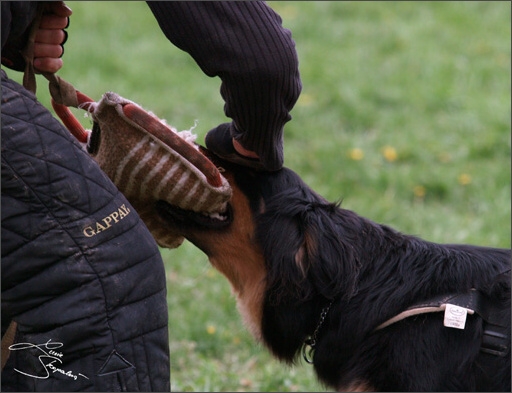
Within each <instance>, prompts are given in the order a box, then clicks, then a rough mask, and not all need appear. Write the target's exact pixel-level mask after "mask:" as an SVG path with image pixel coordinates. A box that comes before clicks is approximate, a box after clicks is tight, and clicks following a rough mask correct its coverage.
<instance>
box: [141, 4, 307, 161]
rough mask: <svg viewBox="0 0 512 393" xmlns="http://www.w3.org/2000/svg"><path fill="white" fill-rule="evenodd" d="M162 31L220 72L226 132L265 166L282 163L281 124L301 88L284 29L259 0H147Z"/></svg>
mask: <svg viewBox="0 0 512 393" xmlns="http://www.w3.org/2000/svg"><path fill="white" fill-rule="evenodd" d="M147 4H148V5H149V7H150V9H151V11H152V12H153V14H154V15H155V17H156V19H157V21H158V23H159V25H160V28H161V29H162V31H163V32H164V34H165V36H166V37H167V38H168V39H169V40H170V41H171V42H172V43H173V44H174V45H176V46H177V47H178V48H180V49H182V50H184V51H186V52H188V53H189V54H190V55H191V56H192V57H193V58H194V60H195V61H196V62H197V64H198V65H199V67H200V68H201V70H202V71H203V72H204V73H205V74H206V75H208V76H211V77H215V76H218V77H220V79H221V81H222V84H221V95H222V97H223V99H224V101H225V107H224V111H225V114H226V116H228V117H230V118H231V119H233V123H232V124H231V133H232V135H233V136H234V137H235V138H236V139H237V140H238V141H239V142H240V143H241V144H242V145H243V146H244V147H245V148H246V149H249V150H252V151H255V152H256V153H257V154H258V155H259V156H260V160H261V161H262V162H263V163H265V164H266V166H267V167H269V168H272V167H275V168H278V167H280V166H281V165H282V163H283V127H284V124H285V123H286V122H287V121H289V120H290V119H291V116H290V111H291V109H292V108H293V106H294V105H295V102H296V101H297V99H298V97H299V94H300V91H301V81H300V76H299V70H298V58H297V53H296V51H295V43H294V42H293V40H292V37H291V33H290V31H289V30H287V29H285V28H283V26H282V21H281V18H280V17H279V15H278V14H277V13H275V12H274V11H273V10H272V9H271V8H270V7H269V6H268V5H266V4H265V3H264V2H256V1H240V2H237V1H211V2H195V1H194V2H179V1H178V2H176V1H170V2H165V1H163V2H158V1H148V2H147Z"/></svg>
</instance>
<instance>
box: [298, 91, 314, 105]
mask: <svg viewBox="0 0 512 393" xmlns="http://www.w3.org/2000/svg"><path fill="white" fill-rule="evenodd" d="M313 101H314V100H313V96H312V95H311V94H307V93H302V94H301V95H300V96H299V100H298V102H297V105H298V106H309V105H311V104H312V103H313Z"/></svg>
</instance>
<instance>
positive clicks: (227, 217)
mask: <svg viewBox="0 0 512 393" xmlns="http://www.w3.org/2000/svg"><path fill="white" fill-rule="evenodd" d="M156 210H157V212H158V213H159V214H160V215H161V216H162V217H163V218H164V219H165V220H166V221H167V222H169V224H171V225H172V226H174V227H178V228H188V227H190V226H195V227H200V228H204V229H221V228H226V227H227V226H229V225H230V224H231V223H232V222H233V209H232V208H231V205H230V204H229V203H228V204H227V205H226V209H225V211H223V212H220V213H218V212H215V213H199V212H195V211H192V210H185V209H182V208H180V207H177V206H173V205H171V204H169V203H167V202H165V201H157V202H156Z"/></svg>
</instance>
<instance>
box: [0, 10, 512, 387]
mask: <svg viewBox="0 0 512 393" xmlns="http://www.w3.org/2000/svg"><path fill="white" fill-rule="evenodd" d="M68 4H69V5H70V6H71V8H72V9H73V11H74V16H73V17H72V21H71V25H70V28H69V40H68V43H67V44H66V54H65V66H64V68H63V69H62V70H61V71H60V72H59V74H60V75H61V76H62V77H63V78H64V79H66V80H68V81H70V82H72V83H74V84H75V86H76V87H77V88H78V89H79V90H82V91H83V92H85V93H86V94H88V95H90V96H91V97H93V98H95V99H99V98H100V97H101V94H103V93H104V92H105V91H108V90H112V91H115V92H117V93H119V94H120V95H122V96H124V97H126V98H129V99H131V100H133V101H136V102H138V103H139V104H141V105H142V106H144V107H145V108H147V109H150V110H152V111H153V112H155V113H156V114H157V115H158V116H160V117H162V118H165V119H167V121H168V122H169V123H170V124H172V125H174V126H175V127H176V128H178V129H180V130H183V129H189V128H191V127H193V126H194V123H195V122H196V120H197V122H198V123H197V127H196V128H195V129H194V132H196V133H197V134H198V142H199V143H201V144H202V143H203V141H204V135H205V133H206V132H207V131H208V130H209V129H210V128H212V127H213V126H215V125H217V124H219V123H221V122H225V121H226V120H227V119H226V118H225V116H224V114H223V110H222V109H223V101H222V100H221V98H220V94H219V85H220V84H219V80H217V79H211V78H208V77H206V76H205V75H203V74H202V73H201V71H200V70H199V68H198V67H197V66H196V64H195V63H194V61H193V60H191V59H190V58H189V57H188V55H187V54H186V53H184V52H182V51H180V50H178V49H177V48H175V47H173V46H172V45H171V44H170V43H169V42H168V41H167V40H166V39H165V37H164V36H163V34H162V33H161V32H160V30H159V28H158V26H157V24H156V22H155V21H154V20H153V17H152V15H151V13H150V11H149V9H148V8H147V6H146V5H145V4H144V3H142V2H109V1H106V2H69V3H68ZM270 4H271V6H272V7H274V9H275V10H276V11H278V12H279V13H280V14H281V16H282V17H283V24H284V26H285V27H287V28H289V29H291V30H292V32H293V38H294V39H295V42H296V47H297V51H298V54H299V59H300V71H301V76H302V82H303V93H302V96H301V98H300V99H299V102H298V103H297V105H296V107H295V108H294V110H293V112H292V115H293V120H292V121H291V122H290V123H288V125H287V126H286V128H285V144H286V146H285V154H286V156H285V165H286V166H288V167H290V168H292V169H293V170H295V171H296V172H298V173H299V174H300V175H301V176H302V177H303V179H304V180H305V181H306V182H307V183H308V184H309V185H310V186H311V187H312V188H313V189H314V190H316V191H317V192H319V193H320V194H322V195H324V196H325V197H326V198H327V199H329V200H331V201H337V200H343V207H345V208H347V209H351V210H354V211H356V212H357V213H359V214H360V215H362V216H365V217H368V218H370V219H372V220H374V221H376V222H379V223H385V224H387V225H390V226H393V227H395V228H396V229H398V230H400V231H402V232H406V233H410V234H414V235H418V236H421V237H423V238H425V239H427V240H431V241H436V242H450V243H452V242H460V243H473V244H480V245H485V246H498V247H510V239H511V231H510V227H511V214H510V210H511V209H510V207H511V200H510V175H511V173H510V147H511V146H510V144H511V143H510V142H511V138H510V118H511V92H510V85H511V80H510V59H511V54H510V47H511V32H510V25H511V20H510V15H511V5H510V2H485V1H481V2H459V1H456V2H324V1H321V2H316V1H315V2H313V1H304V2H302V1H301V2H295V1H287V2H271V3H270ZM9 74H10V75H13V73H12V72H10V73H9ZM17 78H18V76H17ZM38 81H39V96H40V98H41V100H42V101H43V102H44V103H45V104H48V94H47V92H46V86H45V81H44V79H43V78H42V77H39V78H38ZM84 124H86V125H88V120H87V119H84ZM88 126H89V127H90V125H88ZM162 255H163V257H164V260H165V264H166V269H167V282H168V302H169V315H170V320H169V322H170V330H169V335H170V350H171V360H172V365H171V373H172V390H173V391H319V390H325V389H323V388H322V387H321V386H320V385H319V384H318V383H317V382H316V381H315V378H314V373H313V371H312V368H311V366H309V365H307V364H305V363H304V362H302V361H298V362H297V364H296V365H295V366H294V367H288V366H285V365H283V364H280V363H278V362H277V361H275V360H273V359H272V358H271V357H270V355H269V354H268V353H267V352H266V350H265V349H264V348H263V347H261V346H259V345H258V344H256V343H255V342H254V341H253V340H252V338H251V337H250V336H249V334H248V333H247V332H246V331H245V329H244V327H243V325H242V323H241V321H240V318H239V316H238V314H237V311H236V307H235V302H234V299H233V298H232V296H231V294H230V288H229V285H228V282H227V281H226V280H225V279H224V278H223V277H222V276H221V275H220V274H219V273H217V272H216V271H215V270H213V269H212V268H211V267H210V265H209V263H208V261H207V259H206V257H205V256H204V255H203V254H202V253H201V252H199V251H198V250H197V249H195V248H194V247H193V246H192V245H191V244H189V243H185V244H184V245H182V246H181V247H180V248H178V249H175V250H162Z"/></svg>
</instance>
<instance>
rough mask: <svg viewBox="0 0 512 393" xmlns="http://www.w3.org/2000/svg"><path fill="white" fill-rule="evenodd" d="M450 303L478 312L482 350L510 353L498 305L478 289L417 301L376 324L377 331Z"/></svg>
mask: <svg viewBox="0 0 512 393" xmlns="http://www.w3.org/2000/svg"><path fill="white" fill-rule="evenodd" d="M447 304H453V305H456V306H459V307H463V308H465V309H466V310H467V312H468V314H475V313H476V314H478V315H479V316H480V317H481V318H482V319H483V320H484V332H483V336H482V344H481V347H480V351H481V352H483V353H487V354H490V355H495V356H501V357H503V356H506V355H507V354H508V353H509V346H510V331H509V328H508V327H507V326H505V325H504V324H503V323H502V322H501V321H499V319H498V312H499V309H498V307H497V306H495V305H494V304H493V303H492V302H491V300H490V299H488V298H487V297H486V296H485V295H483V294H482V293H481V292H480V291H478V290H476V289H472V290H471V291H470V292H468V293H465V294H462V295H443V296H438V297H435V298H433V299H431V300H429V301H427V302H422V303H418V304H415V305H413V306H411V307H409V308H407V309H406V310H405V311H403V312H401V313H400V314H398V315H395V316H394V317H393V318H390V319H388V320H387V321H386V322H384V323H382V324H380V325H379V326H377V328H376V329H375V331H377V330H381V329H384V328H386V327H388V326H390V325H392V324H394V323H396V322H398V321H401V320H403V319H405V318H408V317H411V316H413V315H419V314H426V313H432V312H440V311H444V310H445V309H446V305H447Z"/></svg>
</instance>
